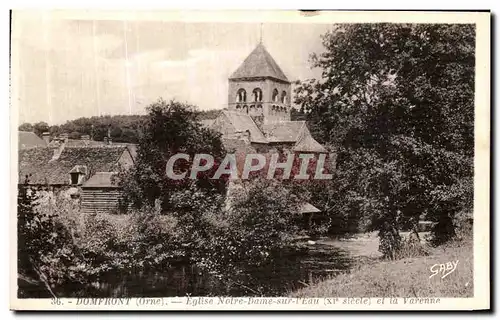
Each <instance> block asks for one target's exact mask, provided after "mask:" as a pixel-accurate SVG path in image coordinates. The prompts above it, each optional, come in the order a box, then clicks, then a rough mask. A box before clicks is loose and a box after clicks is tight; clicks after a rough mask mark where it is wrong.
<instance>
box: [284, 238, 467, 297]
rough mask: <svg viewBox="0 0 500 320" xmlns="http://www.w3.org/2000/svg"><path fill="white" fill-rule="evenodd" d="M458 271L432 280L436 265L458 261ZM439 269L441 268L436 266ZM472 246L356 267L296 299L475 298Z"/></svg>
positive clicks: (305, 290)
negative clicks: (433, 267)
mask: <svg viewBox="0 0 500 320" xmlns="http://www.w3.org/2000/svg"><path fill="white" fill-rule="evenodd" d="M457 260H459V262H458V265H457V267H456V270H455V271H453V272H452V273H451V274H449V275H448V276H446V277H445V278H441V276H442V273H440V274H437V275H435V276H433V277H432V278H429V277H430V276H431V275H432V274H433V272H431V270H430V268H431V267H432V266H433V265H435V264H446V263H447V262H451V261H457ZM435 268H436V269H439V266H436V267H435ZM473 268H474V265H473V246H472V243H463V242H461V243H454V244H450V245H447V246H443V247H438V248H433V249H432V250H431V252H430V254H429V255H428V256H420V257H415V258H406V259H401V260H396V261H383V260H380V262H376V263H371V264H364V265H359V266H356V267H354V268H353V269H351V270H350V272H348V273H343V274H340V275H338V276H336V277H334V278H331V279H328V280H324V281H319V282H317V283H312V284H310V285H309V286H307V287H305V288H303V289H300V290H298V291H294V292H292V293H290V296H292V297H408V298H410V297H419V298H420V297H440V298H444V297H450V298H451V297H472V296H473V295H474V288H473V283H474V280H473V270H474V269H473Z"/></svg>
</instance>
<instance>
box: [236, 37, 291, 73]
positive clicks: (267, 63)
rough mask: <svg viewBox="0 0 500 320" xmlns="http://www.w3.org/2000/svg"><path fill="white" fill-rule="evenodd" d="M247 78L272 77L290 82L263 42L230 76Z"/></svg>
mask: <svg viewBox="0 0 500 320" xmlns="http://www.w3.org/2000/svg"><path fill="white" fill-rule="evenodd" d="M245 78H247V79H248V78H272V79H275V80H280V81H284V82H286V83H290V81H288V79H287V77H286V76H285V74H284V73H283V71H282V70H281V68H280V67H279V66H278V64H277V63H276V61H274V59H273V57H272V56H271V55H270V54H269V52H268V51H267V50H266V47H264V45H263V44H262V43H259V44H258V45H257V47H256V48H255V49H254V50H253V51H252V52H251V53H250V55H249V56H248V57H247V58H246V59H245V61H243V63H242V64H241V65H240V67H239V68H238V69H236V71H235V72H234V73H233V74H232V75H231V76H230V77H229V79H230V80H237V79H245Z"/></svg>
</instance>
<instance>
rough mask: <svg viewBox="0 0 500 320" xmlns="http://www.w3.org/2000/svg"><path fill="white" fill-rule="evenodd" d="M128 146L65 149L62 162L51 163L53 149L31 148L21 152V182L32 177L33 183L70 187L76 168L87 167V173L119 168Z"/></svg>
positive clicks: (59, 160) (58, 160)
mask: <svg viewBox="0 0 500 320" xmlns="http://www.w3.org/2000/svg"><path fill="white" fill-rule="evenodd" d="M126 149H127V148H126V147H113V148H109V147H81V148H76V147H73V148H65V149H64V150H63V151H62V153H61V155H60V157H59V159H57V160H53V161H51V159H52V157H53V155H54V149H50V148H31V149H25V150H20V151H19V182H20V183H24V180H25V178H26V175H29V176H30V178H29V183H30V184H69V182H70V179H69V172H70V171H71V170H72V169H73V168H74V167H75V166H77V165H80V166H86V167H87V169H88V171H87V173H88V174H90V175H91V174H92V173H93V172H110V171H114V170H115V169H116V163H117V161H118V160H119V159H120V156H121V155H122V154H123V152H125V151H126Z"/></svg>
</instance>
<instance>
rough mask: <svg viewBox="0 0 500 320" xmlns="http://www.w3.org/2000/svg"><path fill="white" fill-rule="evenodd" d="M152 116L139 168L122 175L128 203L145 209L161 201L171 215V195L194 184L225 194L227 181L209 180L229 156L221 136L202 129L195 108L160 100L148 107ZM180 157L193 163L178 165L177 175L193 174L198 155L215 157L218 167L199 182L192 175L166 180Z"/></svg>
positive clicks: (141, 147)
mask: <svg viewBox="0 0 500 320" xmlns="http://www.w3.org/2000/svg"><path fill="white" fill-rule="evenodd" d="M148 112H149V116H148V118H147V120H146V121H145V122H144V127H143V128H144V129H143V130H144V131H143V136H142V137H141V138H140V141H139V146H138V149H137V159H136V163H135V166H134V167H133V168H132V169H131V170H129V171H126V172H121V174H120V178H119V181H120V184H121V186H122V187H123V188H124V191H125V199H124V203H125V204H127V205H128V204H132V205H133V206H134V207H136V208H141V207H143V206H145V205H148V206H154V205H155V202H156V201H160V204H161V207H162V210H163V211H168V210H169V209H171V208H172V203H171V201H170V197H171V195H172V194H173V193H174V192H176V191H180V190H185V189H188V188H190V185H191V184H196V185H197V186H198V187H201V188H204V189H206V190H212V191H214V192H216V193H219V194H222V193H223V192H224V191H225V185H226V182H225V180H224V179H218V180H211V179H209V177H211V176H212V175H213V173H214V171H215V170H216V169H217V165H218V164H219V163H220V162H221V161H222V159H223V158H224V156H225V151H224V148H223V145H222V142H221V140H220V135H219V134H218V133H215V132H214V131H212V130H209V129H206V128H204V127H202V126H201V124H200V123H199V122H198V114H197V113H196V112H195V108H194V106H191V105H186V104H182V103H178V102H175V101H170V102H169V103H167V102H165V101H163V100H161V99H160V100H158V102H156V103H154V104H152V105H151V106H149V107H148ZM178 153H185V154H188V155H189V156H190V161H184V160H181V161H177V162H176V167H174V171H176V172H184V171H189V168H191V163H192V161H193V158H194V155H195V154H198V153H206V154H210V155H212V156H213V157H214V158H215V165H214V167H213V168H212V169H211V170H209V171H206V172H201V173H199V174H198V176H197V179H190V178H189V174H190V172H188V173H187V175H186V177H185V178H184V179H181V180H172V179H170V178H168V177H167V176H166V164H167V161H168V160H169V159H170V157H172V156H173V155H175V154H178Z"/></svg>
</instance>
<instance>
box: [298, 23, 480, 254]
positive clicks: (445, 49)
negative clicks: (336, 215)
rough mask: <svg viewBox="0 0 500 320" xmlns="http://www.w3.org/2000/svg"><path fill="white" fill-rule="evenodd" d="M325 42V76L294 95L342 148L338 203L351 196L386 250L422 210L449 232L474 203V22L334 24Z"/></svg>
mask: <svg viewBox="0 0 500 320" xmlns="http://www.w3.org/2000/svg"><path fill="white" fill-rule="evenodd" d="M323 44H324V47H325V51H324V52H323V53H321V54H319V55H313V56H312V64H313V66H314V67H318V68H321V69H322V70H323V72H322V78H321V79H316V80H310V81H307V82H303V83H301V84H300V85H299V86H298V87H297V89H296V93H297V98H296V103H297V104H299V105H300V106H301V108H303V109H304V110H305V111H306V112H307V114H308V120H309V121H310V122H311V131H312V132H313V134H314V135H315V136H316V138H317V139H318V140H319V141H321V142H323V143H325V144H331V145H335V146H337V148H338V150H339V152H338V153H339V155H338V158H337V168H338V178H339V179H340V181H337V184H339V185H338V186H337V188H338V189H339V190H341V192H342V194H341V195H338V196H337V197H336V198H337V200H338V205H337V209H343V210H351V209H352V208H353V205H354V207H355V208H356V209H357V210H358V211H360V213H361V214H362V216H363V217H364V220H366V221H368V222H369V225H368V226H369V227H370V228H371V229H375V230H379V232H380V233H379V234H380V236H381V240H382V241H381V245H382V247H381V250H382V251H383V252H384V253H386V254H387V255H391V252H393V251H394V250H395V249H397V247H398V245H399V239H400V238H399V234H398V230H399V229H400V228H401V227H410V228H412V227H415V226H416V224H417V222H418V219H419V217H420V216H421V215H422V214H425V215H426V216H427V218H428V219H431V220H433V221H435V222H437V224H436V228H435V229H434V235H435V239H436V241H437V242H438V243H440V242H443V241H446V240H448V239H449V238H450V237H452V236H453V235H454V230H453V224H452V220H453V216H454V214H456V213H457V212H458V211H460V210H471V207H472V176H473V156H474V67H475V64H474V61H475V54H474V50H475V47H474V45H475V29H474V26H473V25H449V24H419V25H415V24H362V25H361V24H349V25H336V26H335V27H334V28H333V29H332V31H331V32H328V33H326V34H325V35H324V36H323ZM349 208H351V209H349Z"/></svg>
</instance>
